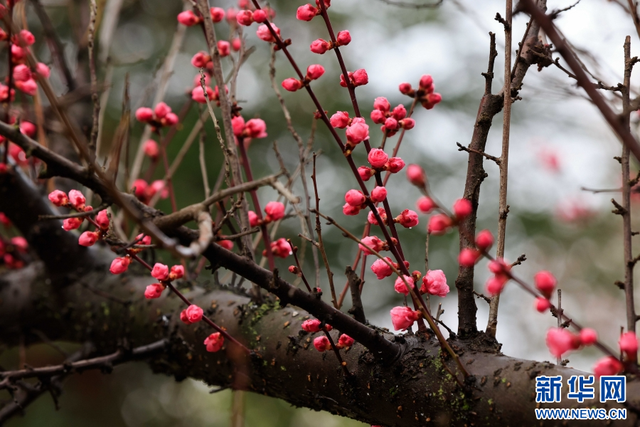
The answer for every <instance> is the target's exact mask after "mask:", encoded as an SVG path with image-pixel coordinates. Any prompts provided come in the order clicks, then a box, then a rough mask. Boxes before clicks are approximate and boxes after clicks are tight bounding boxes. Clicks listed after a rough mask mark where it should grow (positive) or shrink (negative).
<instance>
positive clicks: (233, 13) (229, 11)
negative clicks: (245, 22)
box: [227, 7, 238, 25]
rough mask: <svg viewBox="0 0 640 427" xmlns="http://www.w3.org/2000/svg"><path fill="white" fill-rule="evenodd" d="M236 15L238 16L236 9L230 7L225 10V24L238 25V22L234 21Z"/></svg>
mask: <svg viewBox="0 0 640 427" xmlns="http://www.w3.org/2000/svg"><path fill="white" fill-rule="evenodd" d="M236 15H238V10H237V9H235V8H233V7H230V8H229V9H227V22H228V23H229V24H230V25H233V24H237V23H238V21H237V20H236Z"/></svg>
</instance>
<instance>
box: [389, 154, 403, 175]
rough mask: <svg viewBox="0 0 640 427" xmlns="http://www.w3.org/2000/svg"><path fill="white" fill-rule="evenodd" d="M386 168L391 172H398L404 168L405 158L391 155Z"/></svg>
mask: <svg viewBox="0 0 640 427" xmlns="http://www.w3.org/2000/svg"><path fill="white" fill-rule="evenodd" d="M385 168H386V169H387V170H388V171H389V172H391V173H398V172H400V171H401V170H402V168H404V160H402V159H401V158H400V157H391V158H390V159H389V162H387V164H386V165H385Z"/></svg>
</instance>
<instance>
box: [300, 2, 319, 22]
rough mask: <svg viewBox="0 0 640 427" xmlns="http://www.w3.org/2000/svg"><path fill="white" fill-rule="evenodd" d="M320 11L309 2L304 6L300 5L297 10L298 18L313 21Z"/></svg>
mask: <svg viewBox="0 0 640 427" xmlns="http://www.w3.org/2000/svg"><path fill="white" fill-rule="evenodd" d="M318 13H320V11H319V10H318V9H316V8H315V7H313V6H312V5H310V4H308V3H307V4H305V5H304V6H300V7H299V8H298V11H297V12H296V18H298V19H299V20H300V21H311V20H312V19H313V18H315V16H316V15H317V14H318Z"/></svg>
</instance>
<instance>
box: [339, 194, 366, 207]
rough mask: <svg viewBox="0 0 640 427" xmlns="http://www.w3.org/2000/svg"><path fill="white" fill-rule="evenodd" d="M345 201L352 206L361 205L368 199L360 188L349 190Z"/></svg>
mask: <svg viewBox="0 0 640 427" xmlns="http://www.w3.org/2000/svg"><path fill="white" fill-rule="evenodd" d="M344 201H345V202H347V203H348V204H349V205H351V206H354V207H359V206H362V204H363V203H364V202H365V201H366V197H365V196H364V194H362V192H361V191H359V190H349V191H347V192H346V194H345V195H344Z"/></svg>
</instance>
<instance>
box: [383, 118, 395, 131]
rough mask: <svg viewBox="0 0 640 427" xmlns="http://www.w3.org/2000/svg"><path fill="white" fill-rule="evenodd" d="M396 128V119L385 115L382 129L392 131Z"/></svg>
mask: <svg viewBox="0 0 640 427" xmlns="http://www.w3.org/2000/svg"><path fill="white" fill-rule="evenodd" d="M396 129H398V121H397V120H396V119H394V118H393V117H387V119H386V120H385V121H384V130H385V131H394V130H396ZM394 133H395V132H394Z"/></svg>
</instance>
